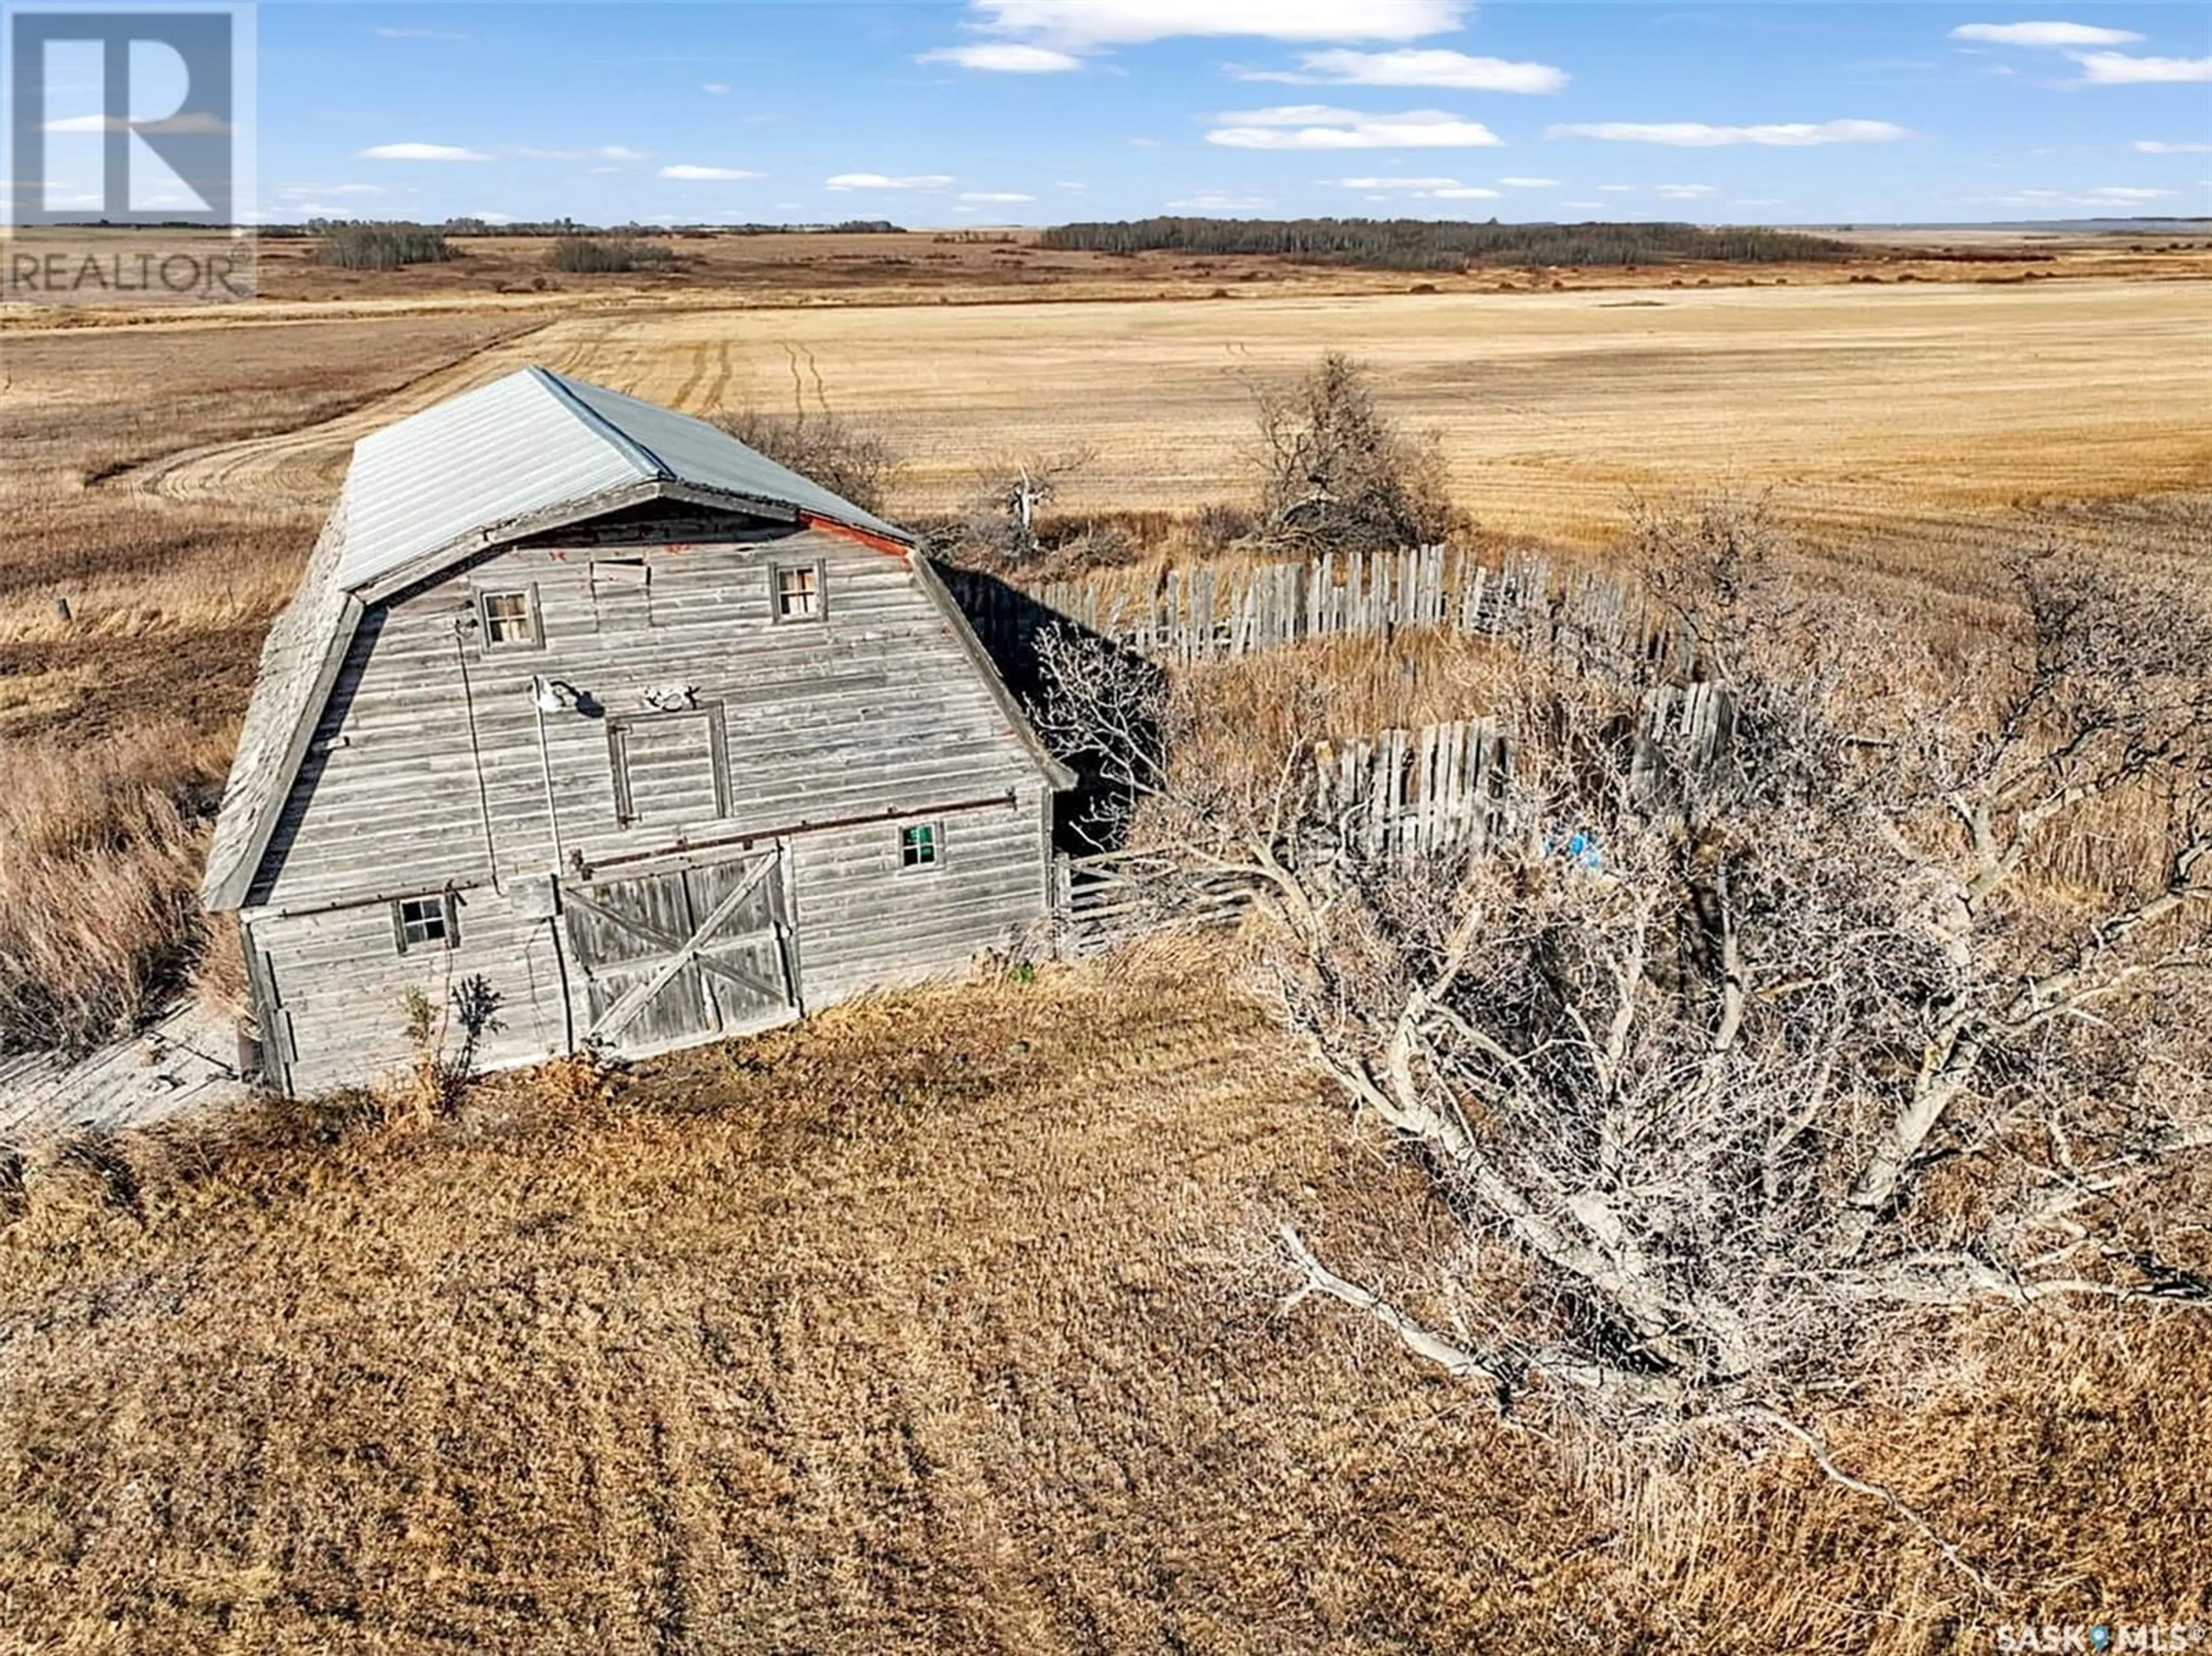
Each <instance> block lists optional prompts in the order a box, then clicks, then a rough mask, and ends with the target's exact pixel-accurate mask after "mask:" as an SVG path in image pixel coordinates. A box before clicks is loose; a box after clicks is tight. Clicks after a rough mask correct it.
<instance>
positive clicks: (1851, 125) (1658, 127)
mask: <svg viewBox="0 0 2212 1656" xmlns="http://www.w3.org/2000/svg"><path fill="white" fill-rule="evenodd" d="M1544 136H1546V137H1547V138H1601V139H1604V140H1606V141H1607V142H1608V143H1663V144H1671V145H1673V146H1674V147H1675V148H1677V149H1718V148H1720V147H1721V146H1723V145H1724V144H1735V143H1759V144H1772V145H1777V146H1779V147H1781V148H1784V149H1800V148H1802V147H1804V146H1806V145H1808V144H1816V143H1890V142H1892V141H1893V140H1894V139H1898V138H1909V137H1911V136H1912V135H1911V133H1910V132H1908V131H1907V130H1905V128H1903V127H1901V126H1897V125H1894V124H1892V123H1890V122H1888V121H1820V122H1811V121H1787V122H1778V123H1775V124H1770V125H1765V126H1711V125H1708V124H1706V123H1705V122H1704V121H1588V122H1575V123H1571V124H1568V125H1565V126H1552V127H1547V128H1546V129H1545V130H1544Z"/></svg>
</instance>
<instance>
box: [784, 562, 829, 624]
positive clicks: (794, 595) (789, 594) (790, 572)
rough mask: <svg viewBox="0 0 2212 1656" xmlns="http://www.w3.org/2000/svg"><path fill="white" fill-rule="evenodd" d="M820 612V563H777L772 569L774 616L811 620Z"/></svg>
mask: <svg viewBox="0 0 2212 1656" xmlns="http://www.w3.org/2000/svg"><path fill="white" fill-rule="evenodd" d="M821 613H822V566H821V565H820V564H818V563H791V564H779V565H777V566H776V571H775V618H776V619H777V620H778V621H811V620H813V619H814V618H815V617H816V616H819V615H820V614H821Z"/></svg>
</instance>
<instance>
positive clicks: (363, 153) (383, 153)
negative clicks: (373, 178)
mask: <svg viewBox="0 0 2212 1656" xmlns="http://www.w3.org/2000/svg"><path fill="white" fill-rule="evenodd" d="M354 153H355V154H356V155H357V156H359V157H360V158H361V159H362V161H489V160H490V159H491V157H490V156H489V155H485V154H484V153H483V150H481V149H463V148H461V146H460V145H459V144H453V143H375V144H371V145H370V146H369V147H368V149H358V150H356V151H355V152H354Z"/></svg>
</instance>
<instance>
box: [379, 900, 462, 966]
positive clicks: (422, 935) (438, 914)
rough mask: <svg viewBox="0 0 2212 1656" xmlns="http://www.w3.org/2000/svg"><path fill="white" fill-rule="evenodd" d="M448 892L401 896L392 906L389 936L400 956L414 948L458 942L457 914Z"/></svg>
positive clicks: (427, 947)
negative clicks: (390, 935)
mask: <svg viewBox="0 0 2212 1656" xmlns="http://www.w3.org/2000/svg"><path fill="white" fill-rule="evenodd" d="M455 908H456V905H455V903H454V901H453V894H452V893H451V892H449V891H440V892H434V893H432V894H431V895H428V896H427V897H402V898H400V899H399V900H398V901H396V902H394V903H393V904H392V941H393V942H394V943H397V944H398V946H399V952H400V953H401V954H403V955H404V954H407V953H408V952H410V950H413V949H451V948H452V947H453V945H454V944H455V943H458V942H459V941H460V934H461V928H460V925H459V919H460V917H459V914H458V913H456V912H455Z"/></svg>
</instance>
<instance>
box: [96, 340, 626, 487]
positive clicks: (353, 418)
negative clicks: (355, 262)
mask: <svg viewBox="0 0 2212 1656" xmlns="http://www.w3.org/2000/svg"><path fill="white" fill-rule="evenodd" d="M613 331H614V329H613V327H612V326H611V325H607V324H605V323H598V324H596V325H594V323H593V322H592V321H586V320H584V319H580V318H561V319H558V320H556V321H553V322H549V323H547V324H545V325H544V326H542V327H538V328H533V329H532V330H530V331H527V332H525V333H521V334H518V335H515V336H514V337H512V338H508V339H504V340H501V341H500V342H499V343H495V344H492V345H488V346H486V347H484V348H483V349H482V350H479V351H474V352H471V354H470V355H466V356H464V357H461V358H459V360H458V361H453V362H449V363H447V364H446V365H445V366H444V367H437V368H433V369H431V370H430V371H429V372H428V373H424V374H422V375H420V376H419V377H417V378H416V379H411V380H410V381H409V382H408V383H407V384H406V385H403V386H401V387H400V388H399V389H398V391H392V392H390V393H388V394H386V395H385V396H382V397H372V398H371V399H369V400H368V402H365V403H362V404H360V405H359V406H357V407H355V408H351V409H347V410H346V411H345V412H344V413H343V414H338V415H334V416H331V417H330V418H328V419H325V420H319V421H317V422H314V423H313V424H312V425H306V426H301V427H299V428H295V429H294V430H291V431H286V432H276V433H272V434H269V435H266V436H261V437H249V438H246V439H245V440H242V441H239V442H233V443H216V444H210V445H209V446H205V447H203V448H192V449H184V450H180V451H179V452H176V453H174V454H167V455H164V456H162V457H161V458H160V459H157V460H149V461H148V462H146V463H145V464H143V465H137V466H133V467H131V469H130V470H126V471H121V472H118V473H117V474H115V476H112V477H110V478H107V479H106V480H105V481H104V482H102V483H101V484H100V487H101V488H112V489H118V490H122V491H124V492H126V493H130V494H139V495H146V496H151V497H154V498H156V499H161V500H176V501H181V502H197V503H207V504H216V505H221V506H223V507H231V508H237V507H262V508H264V509H267V510H271V511H278V512H285V511H301V510H307V511H320V510H322V509H323V508H325V507H327V506H328V505H329V504H330V501H331V497H332V496H333V495H335V494H337V485H338V479H339V476H340V474H341V473H342V471H343V468H344V465H345V463H346V460H347V459H348V458H349V456H350V455H351V453H352V452H353V446H354V444H355V443H356V441H358V440H360V439H361V438H362V437H364V436H366V435H367V434H368V433H370V432H372V431H374V430H376V429H378V428H380V427H382V426H386V425H389V424H391V423H392V422H393V421H394V420H397V419H399V418H401V417H402V416H406V415H409V414H413V413H415V412H416V411H417V410H419V409H424V408H427V407H428V406H429V405H430V404H431V403H437V402H441V401H443V400H444V399H445V398H446V397H451V396H453V395H454V394H455V393H457V392H459V391H467V390H470V389H471V388H473V387H475V386H477V385H483V384H484V383H486V382H487V381H489V380H492V379H497V378H498V377H499V376H500V375H501V374H503V373H511V372H513V370H514V369H515V368H518V367H522V366H523V365H524V364H526V363H528V362H532V361H544V362H547V363H548V365H549V366H555V367H559V368H560V369H561V370H562V371H564V372H565V371H567V370H568V369H569V368H570V367H573V366H574V365H576V364H578V363H580V362H581V361H586V360H587V359H588V358H589V357H590V356H591V355H592V352H593V351H594V350H595V349H597V348H598V347H599V346H600V345H602V344H604V343H605V342H606V341H607V339H608V338H610V337H611V335H612V333H613ZM577 334H581V335H582V336H583V337H570V338H568V339H562V338H560V337H557V336H561V335H570V336H574V335H577Z"/></svg>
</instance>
